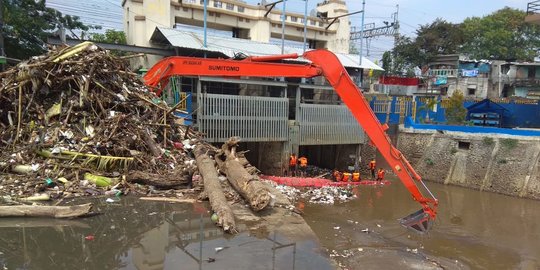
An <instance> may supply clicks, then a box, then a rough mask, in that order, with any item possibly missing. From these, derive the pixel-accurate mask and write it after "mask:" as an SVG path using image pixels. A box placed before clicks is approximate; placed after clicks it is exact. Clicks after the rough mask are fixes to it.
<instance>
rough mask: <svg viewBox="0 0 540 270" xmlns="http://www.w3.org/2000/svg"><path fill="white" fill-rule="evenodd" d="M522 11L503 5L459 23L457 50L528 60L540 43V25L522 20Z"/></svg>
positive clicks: (474, 56)
mask: <svg viewBox="0 0 540 270" xmlns="http://www.w3.org/2000/svg"><path fill="white" fill-rule="evenodd" d="M525 16H526V13H525V12H524V11H521V10H518V9H513V8H509V7H505V8H503V9H500V10H498V11H495V12H494V13H492V14H490V15H487V16H485V17H482V18H479V17H472V18H467V19H465V20H464V21H463V23H462V27H461V28H462V31H463V37H464V42H463V47H462V49H461V52H463V53H468V54H470V56H471V57H473V58H477V59H502V60H505V59H507V60H511V59H512V60H514V59H517V60H527V61H532V60H533V59H534V57H535V56H536V52H537V50H538V47H539V46H540V26H538V25H534V24H529V23H526V22H525Z"/></svg>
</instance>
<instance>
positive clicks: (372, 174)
mask: <svg viewBox="0 0 540 270" xmlns="http://www.w3.org/2000/svg"><path fill="white" fill-rule="evenodd" d="M376 166H377V162H375V159H374V158H373V159H371V161H370V162H369V170H370V171H371V179H375V170H376V169H377V167H376Z"/></svg>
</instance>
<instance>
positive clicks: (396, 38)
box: [394, 4, 399, 47]
mask: <svg viewBox="0 0 540 270" xmlns="http://www.w3.org/2000/svg"><path fill="white" fill-rule="evenodd" d="M396 9H397V10H396V14H395V15H394V29H396V31H395V34H394V47H395V46H396V44H397V43H398V40H399V18H398V15H399V4H397V5H396Z"/></svg>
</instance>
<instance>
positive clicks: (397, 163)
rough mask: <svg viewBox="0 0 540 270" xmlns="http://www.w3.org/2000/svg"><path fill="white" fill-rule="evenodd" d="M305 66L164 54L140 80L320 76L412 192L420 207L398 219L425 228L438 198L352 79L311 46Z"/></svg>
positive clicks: (267, 59)
mask: <svg viewBox="0 0 540 270" xmlns="http://www.w3.org/2000/svg"><path fill="white" fill-rule="evenodd" d="M302 57H303V58H304V59H307V60H309V61H310V62H311V63H309V64H290V63H282V62H280V61H282V60H285V59H296V58H298V55H297V54H285V55H272V56H253V57H247V58H245V59H242V60H233V59H213V58H194V57H180V56H175V57H169V58H165V59H163V60H161V61H159V62H158V63H156V64H155V65H154V66H153V67H152V68H151V69H150V70H149V71H148V72H147V73H146V75H145V76H144V81H145V83H146V84H147V85H148V86H150V87H152V88H153V89H155V91H156V94H158V95H159V94H160V93H161V91H162V89H164V87H165V86H166V84H167V82H168V81H169V78H170V77H171V76H218V77H292V78H311V77H316V76H324V77H325V78H326V80H327V81H328V82H329V83H330V84H331V85H332V87H333V88H334V90H335V91H336V92H337V93H338V95H339V96H340V98H341V100H342V101H343V103H345V105H346V106H347V107H348V108H349V110H350V111H351V112H352V114H353V115H354V117H355V118H356V120H357V121H358V123H359V124H360V126H361V127H362V128H363V129H364V131H365V133H366V134H367V135H368V136H369V138H370V139H371V141H372V143H373V144H374V145H375V146H376V147H377V149H378V150H379V152H380V153H381V155H382V156H383V157H384V158H385V159H386V161H387V162H388V164H389V165H390V167H391V168H392V170H393V171H394V173H396V175H397V176H398V177H399V179H400V180H401V182H402V183H403V184H404V185H405V187H406V188H407V189H408V190H409V192H410V193H411V194H412V197H413V199H414V200H415V201H417V202H418V203H420V204H421V205H422V209H420V210H418V211H416V212H414V213H412V214H410V215H408V216H406V217H404V218H402V219H400V223H401V224H402V225H403V226H405V227H408V228H411V229H413V230H415V231H417V232H420V233H424V232H427V231H428V230H429V229H430V228H431V226H432V224H433V221H434V220H435V217H436V215H437V205H438V200H437V199H436V198H435V196H434V195H433V194H432V193H431V191H430V190H429V189H428V188H427V186H426V185H425V184H424V183H423V182H422V179H421V177H420V175H418V173H416V171H415V170H414V168H413V167H412V166H411V165H410V163H409V162H408V161H407V160H406V159H405V157H404V156H403V155H402V153H401V152H400V151H399V150H398V149H397V148H395V147H394V146H393V145H392V143H391V141H390V138H389V137H388V135H387V134H386V130H387V129H388V126H387V125H386V124H384V125H381V124H380V123H379V121H378V120H377V118H376V116H375V114H374V113H373V111H372V110H371V108H370V106H369V104H368V103H367V101H366V100H365V99H364V96H363V95H362V92H361V91H360V89H359V88H358V87H356V85H355V84H354V83H353V81H352V79H351V78H350V77H349V75H348V73H347V71H346V70H345V68H344V67H343V65H341V63H340V62H339V60H338V58H337V57H336V55H334V54H333V53H332V52H330V51H328V50H312V51H308V52H306V53H304V55H302ZM417 183H419V184H421V185H422V186H423V188H424V189H425V190H426V191H427V192H428V193H429V195H430V197H425V196H424V195H423V194H422V192H421V191H420V189H419V188H418V186H417Z"/></svg>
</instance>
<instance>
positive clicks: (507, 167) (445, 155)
mask: <svg viewBox="0 0 540 270" xmlns="http://www.w3.org/2000/svg"><path fill="white" fill-rule="evenodd" d="M397 138H398V139H397V148H398V149H399V150H400V151H401V152H402V153H403V154H404V155H405V157H406V158H407V159H408V160H409V161H410V162H411V164H412V165H413V167H414V168H415V170H416V171H417V172H418V173H419V174H420V175H421V176H422V177H423V179H424V180H427V181H431V182H437V183H443V184H452V185H458V186H463V187H468V188H473V189H477V190H482V191H490V192H495V193H500V194H505V195H510V196H516V197H523V198H531V199H540V175H539V174H540V171H539V165H540V164H539V160H540V138H537V137H520V136H509V135H497V134H471V133H463V132H446V131H444V132H440V131H436V130H433V131H418V130H412V129H405V128H401V129H400V131H399V134H398V136H397Z"/></svg>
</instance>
